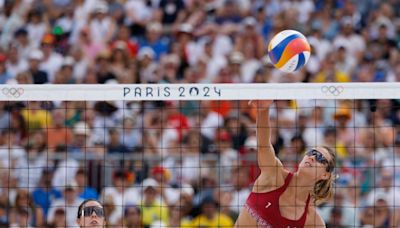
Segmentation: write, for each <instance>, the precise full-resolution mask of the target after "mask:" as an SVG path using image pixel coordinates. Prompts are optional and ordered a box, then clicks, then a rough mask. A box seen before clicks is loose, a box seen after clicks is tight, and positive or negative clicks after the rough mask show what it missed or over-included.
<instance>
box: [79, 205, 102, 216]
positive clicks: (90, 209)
mask: <svg viewBox="0 0 400 228" xmlns="http://www.w3.org/2000/svg"><path fill="white" fill-rule="evenodd" d="M93 211H94V213H96V215H97V217H104V209H103V208H102V207H96V206H89V207H85V208H83V209H82V211H81V217H89V216H91V215H92V214H93Z"/></svg>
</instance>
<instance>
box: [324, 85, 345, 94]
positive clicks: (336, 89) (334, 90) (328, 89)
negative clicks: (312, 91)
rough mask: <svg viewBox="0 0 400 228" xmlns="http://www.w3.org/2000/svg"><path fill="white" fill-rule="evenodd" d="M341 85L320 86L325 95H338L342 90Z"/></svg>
mask: <svg viewBox="0 0 400 228" xmlns="http://www.w3.org/2000/svg"><path fill="white" fill-rule="evenodd" d="M343 90H344V88H343V87H342V86H322V88H321V91H322V92H323V93H324V94H326V95H333V96H339V95H340V94H341V93H342V92H343Z"/></svg>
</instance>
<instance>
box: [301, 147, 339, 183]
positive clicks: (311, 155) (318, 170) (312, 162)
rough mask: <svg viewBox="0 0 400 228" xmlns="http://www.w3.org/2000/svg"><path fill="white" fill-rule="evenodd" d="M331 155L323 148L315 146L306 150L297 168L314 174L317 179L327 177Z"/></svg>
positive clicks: (330, 169)
mask: <svg viewBox="0 0 400 228" xmlns="http://www.w3.org/2000/svg"><path fill="white" fill-rule="evenodd" d="M331 159H332V157H331V155H330V154H329V152H328V150H326V149H325V148H321V147H317V148H313V149H310V150H309V151H307V152H306V155H305V156H304V158H303V160H302V161H301V162H300V165H299V169H302V171H303V172H306V173H310V175H313V176H316V178H317V179H325V178H326V177H329V173H330V172H331V171H332V168H333V167H331V165H330V163H331Z"/></svg>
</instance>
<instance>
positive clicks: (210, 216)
mask: <svg viewBox="0 0 400 228" xmlns="http://www.w3.org/2000/svg"><path fill="white" fill-rule="evenodd" d="M192 226H194V227H198V226H201V227H207V228H211V227H216V226H221V227H233V221H232V219H231V218H230V217H229V216H227V215H225V214H221V213H219V212H218V205H217V202H216V201H215V200H214V199H213V198H212V197H207V198H204V200H203V201H202V203H201V214H200V215H198V216H197V217H195V218H194V219H193V220H192Z"/></svg>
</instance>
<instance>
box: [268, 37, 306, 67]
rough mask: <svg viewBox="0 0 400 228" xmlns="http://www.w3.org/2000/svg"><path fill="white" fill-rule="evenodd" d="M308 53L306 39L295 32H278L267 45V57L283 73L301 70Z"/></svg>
mask: <svg viewBox="0 0 400 228" xmlns="http://www.w3.org/2000/svg"><path fill="white" fill-rule="evenodd" d="M310 53H311V47H310V44H309V43H308V41H307V38H306V37H305V36H304V35H303V34H302V33H300V32H298V31H296V30H284V31H281V32H279V33H278V34H276V35H275V36H274V37H273V38H272V39H271V41H270V43H269V45H268V56H269V58H270V60H271V62H272V64H273V65H274V66H275V67H276V68H278V69H279V70H282V71H284V72H294V71H297V70H299V69H301V68H302V67H303V66H304V65H305V64H306V63H307V61H308V59H309V58H310Z"/></svg>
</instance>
